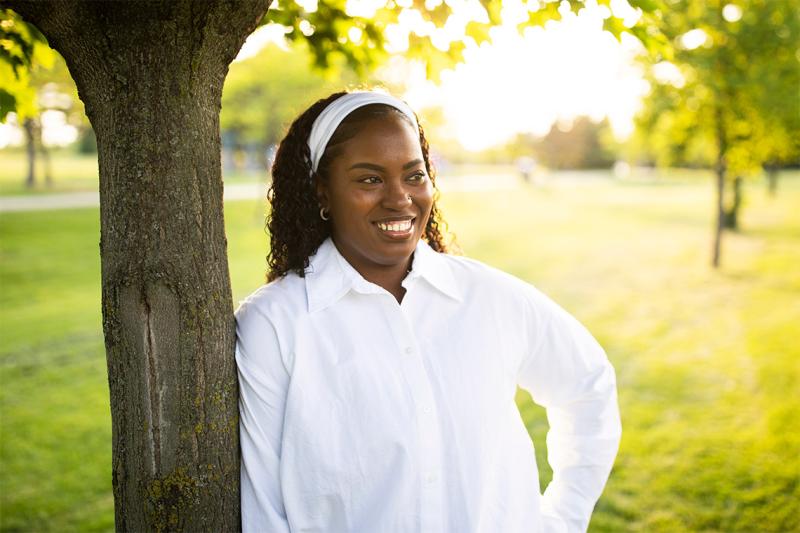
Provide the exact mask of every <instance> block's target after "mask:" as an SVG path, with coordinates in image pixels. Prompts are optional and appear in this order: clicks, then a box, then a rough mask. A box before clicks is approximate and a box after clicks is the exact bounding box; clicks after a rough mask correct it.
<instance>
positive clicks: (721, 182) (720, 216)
mask: <svg viewBox="0 0 800 533" xmlns="http://www.w3.org/2000/svg"><path fill="white" fill-rule="evenodd" d="M716 177H717V187H716V189H717V198H716V199H717V216H716V226H715V228H714V252H713V255H712V259H711V265H712V266H713V267H714V268H719V261H720V254H721V248H722V228H724V227H725V207H724V204H723V198H724V195H725V167H724V166H722V165H717V170H716Z"/></svg>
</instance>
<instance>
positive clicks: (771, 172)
mask: <svg viewBox="0 0 800 533" xmlns="http://www.w3.org/2000/svg"><path fill="white" fill-rule="evenodd" d="M767 190H768V191H769V195H770V196H771V197H773V198H774V197H775V194H776V193H777V192H778V168H777V167H773V166H770V167H768V168H767Z"/></svg>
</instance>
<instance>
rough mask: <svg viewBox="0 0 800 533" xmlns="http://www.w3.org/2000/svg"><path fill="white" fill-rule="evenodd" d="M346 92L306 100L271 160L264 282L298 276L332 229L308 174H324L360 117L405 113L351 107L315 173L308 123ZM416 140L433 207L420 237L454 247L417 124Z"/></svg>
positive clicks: (386, 108)
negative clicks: (321, 212) (307, 104)
mask: <svg viewBox="0 0 800 533" xmlns="http://www.w3.org/2000/svg"><path fill="white" fill-rule="evenodd" d="M346 94H348V93H347V92H337V93H334V94H332V95H330V96H328V97H327V98H323V99H321V100H318V101H317V102H315V103H314V104H313V105H311V107H309V108H308V109H307V110H305V111H304V112H303V113H302V114H300V116H299V117H297V119H296V120H295V121H294V122H293V123H292V125H291V126H290V127H289V131H288V132H287V133H286V137H284V138H283V140H282V141H281V143H280V145H279V146H278V151H277V153H276V154H275V162H274V163H273V165H272V185H271V187H270V190H269V193H268V195H267V199H268V201H269V204H270V206H271V209H270V211H269V214H268V215H267V230H268V231H269V234H270V250H269V253H268V254H267V266H268V270H267V281H272V280H275V279H278V278H280V277H282V276H285V275H286V274H288V273H289V272H295V273H296V274H297V275H298V276H300V277H303V276H304V275H305V270H306V268H308V264H309V258H310V257H311V256H312V255H313V254H314V253H315V252H316V251H317V248H319V246H320V245H321V244H322V243H323V241H324V240H325V239H326V238H328V236H330V234H331V227H330V222H329V221H324V220H322V219H321V218H320V216H319V203H318V201H317V194H316V188H315V185H314V179H312V177H315V178H316V179H327V169H328V166H329V165H330V162H331V161H332V160H333V159H335V158H336V157H337V156H338V155H339V153H340V149H341V146H340V145H341V143H343V142H344V141H346V140H347V139H350V138H352V137H354V136H355V135H356V134H357V133H358V130H359V129H360V125H361V124H363V121H364V120H366V119H369V118H372V117H375V116H383V115H386V114H389V113H398V114H399V115H400V116H402V117H405V115H403V114H402V112H400V111H399V110H397V109H395V108H394V107H391V106H389V105H385V104H370V105H367V106H364V107H361V108H359V109H356V110H355V111H354V112H352V113H350V114H349V115H348V116H347V118H345V119H344V120H343V121H342V123H341V124H340V125H339V127H338V128H337V129H336V131H335V132H334V134H333V136H332V137H331V140H330V141H329V142H328V145H327V147H326V148H325V152H324V153H323V155H322V158H321V159H320V162H319V166H318V169H317V173H316V175H315V176H312V172H311V163H310V161H311V155H310V150H309V148H308V142H307V140H308V136H309V134H310V133H311V126H312V125H313V124H314V120H316V118H317V117H318V116H319V114H320V113H322V111H323V110H324V109H325V108H326V107H327V106H328V105H329V104H330V103H331V102H333V101H334V100H336V99H337V98H341V97H342V96H344V95H346ZM406 120H407V118H406ZM419 142H420V146H421V148H422V156H423V159H424V161H425V169H426V170H427V172H428V175H429V176H430V178H431V183H432V184H433V187H434V201H433V206H432V209H431V215H430V218H429V219H428V224H427V226H426V227H425V232H424V234H423V238H424V239H425V241H426V242H427V243H428V244H429V245H430V247H431V248H432V249H434V250H436V251H437V252H441V253H447V252H448V251H450V249H451V248H456V246H455V245H454V244H453V243H452V239H451V242H450V243H448V240H447V239H445V235H444V234H445V233H446V223H445V222H444V220H443V219H442V216H441V212H440V211H439V209H438V207H437V205H436V200H437V199H438V197H439V191H438V189H437V188H436V177H435V169H434V168H433V164H432V163H431V158H430V155H429V147H428V141H427V139H426V138H425V133H424V132H423V130H422V126H420V127H419Z"/></svg>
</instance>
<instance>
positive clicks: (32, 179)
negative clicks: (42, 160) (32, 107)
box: [22, 118, 36, 189]
mask: <svg viewBox="0 0 800 533" xmlns="http://www.w3.org/2000/svg"><path fill="white" fill-rule="evenodd" d="M22 129H24V130H25V155H26V156H27V158H28V175H27V176H26V177H25V187H27V188H28V189H33V187H34V186H35V185H36V131H35V130H36V126H35V125H34V123H33V119H32V118H26V119H25V120H23V121H22Z"/></svg>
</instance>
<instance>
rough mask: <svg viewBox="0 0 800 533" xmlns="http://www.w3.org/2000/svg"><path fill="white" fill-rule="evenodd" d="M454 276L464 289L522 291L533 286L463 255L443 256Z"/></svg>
mask: <svg viewBox="0 0 800 533" xmlns="http://www.w3.org/2000/svg"><path fill="white" fill-rule="evenodd" d="M442 256H443V257H444V258H445V261H447V263H448V266H449V267H450V270H451V271H452V273H453V276H454V277H455V278H456V281H457V282H458V283H459V285H461V286H462V287H482V288H484V289H492V290H510V291H520V290H523V291H524V290H528V289H532V288H533V285H532V284H531V283H530V282H528V281H524V280H522V279H520V278H518V277H516V276H514V275H513V274H509V273H508V272H505V271H503V270H501V269H499V268H497V267H494V266H492V265H489V264H487V263H484V262H483V261H479V260H477V259H473V258H471V257H466V256H463V255H450V254H442Z"/></svg>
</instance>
